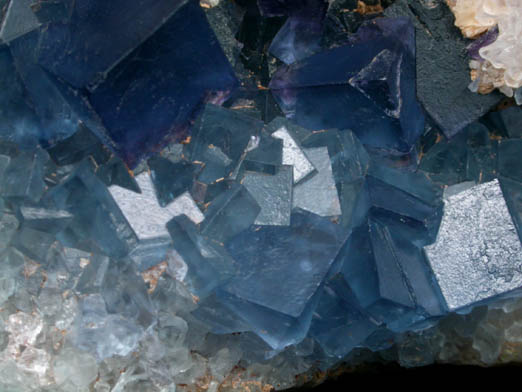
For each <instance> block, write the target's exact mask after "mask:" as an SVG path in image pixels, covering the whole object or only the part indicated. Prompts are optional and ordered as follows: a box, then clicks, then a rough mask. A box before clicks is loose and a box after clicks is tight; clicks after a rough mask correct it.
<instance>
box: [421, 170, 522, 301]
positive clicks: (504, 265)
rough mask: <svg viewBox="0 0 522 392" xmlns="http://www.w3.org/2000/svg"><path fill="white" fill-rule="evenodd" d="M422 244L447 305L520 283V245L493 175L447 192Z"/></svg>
mask: <svg viewBox="0 0 522 392" xmlns="http://www.w3.org/2000/svg"><path fill="white" fill-rule="evenodd" d="M449 191H451V188H450V190H449ZM425 250H426V254H427V256H428V259H429V262H430V265H431V267H432V268H433V271H434V273H435V276H436V278H437V281H438V283H439V285H440V287H441V291H442V294H443V295H444V298H445V300H446V303H447V304H448V307H449V308H450V309H458V308H461V307H464V306H466V305H470V304H472V303H474V302H477V301H481V300H484V299H487V298H490V297H492V296H494V295H497V294H500V293H504V292H507V291H510V290H513V289H515V288H518V287H519V286H520V285H521V284H522V275H521V274H520V272H519V271H520V265H521V263H522V245H521V243H520V240H519V238H518V236H517V233H516V230H515V227H514V225H513V220H512V219H511V216H510V214H509V212H508V209H507V206H506V202H505V201H504V197H503V195H502V191H501V189H500V185H499V183H498V180H493V181H491V182H488V183H484V184H480V185H477V186H474V187H471V188H469V189H466V190H464V191H462V192H459V193H456V194H450V195H448V196H447V198H446V200H445V206H444V216H443V218H442V223H441V227H440V231H439V234H438V236H437V241H436V242H435V244H433V245H429V246H427V247H425Z"/></svg>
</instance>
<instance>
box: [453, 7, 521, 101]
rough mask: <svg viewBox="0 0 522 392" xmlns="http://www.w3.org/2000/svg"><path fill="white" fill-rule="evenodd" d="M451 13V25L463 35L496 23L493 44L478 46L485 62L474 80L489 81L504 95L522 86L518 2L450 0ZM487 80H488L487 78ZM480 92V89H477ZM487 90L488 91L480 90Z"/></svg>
mask: <svg viewBox="0 0 522 392" xmlns="http://www.w3.org/2000/svg"><path fill="white" fill-rule="evenodd" d="M448 3H449V5H450V7H451V9H452V11H453V12H454V13H455V18H456V20H455V25H457V26H458V27H460V28H461V30H462V32H463V34H464V35H466V36H467V37H474V36H476V35H478V34H480V33H482V32H484V31H486V30H487V29H488V28H491V27H493V26H497V28H498V37H497V38H496V40H495V41H494V42H493V43H490V44H488V45H484V46H482V47H481V48H480V50H479V54H480V57H481V59H482V60H485V63H484V64H483V65H482V66H481V67H480V68H478V67H476V66H472V68H475V69H478V70H479V75H478V76H477V79H478V80H477V82H478V83H479V85H480V84H482V85H484V84H491V85H492V86H491V89H493V88H495V87H497V88H499V89H500V90H501V91H502V92H503V93H504V94H506V95H508V96H513V89H517V88H519V87H521V86H522V68H521V67H520V62H521V59H522V57H521V55H520V53H521V44H520V38H521V37H522V30H521V28H520V23H518V20H519V19H520V17H521V16H522V5H521V4H520V2H519V1H516V0H507V1H496V0H480V1H470V0H452V1H449V2H448ZM487 79H491V81H489V82H488V81H487ZM479 92H480V90H479ZM484 92H486V93H487V92H489V91H487V90H486V91H484Z"/></svg>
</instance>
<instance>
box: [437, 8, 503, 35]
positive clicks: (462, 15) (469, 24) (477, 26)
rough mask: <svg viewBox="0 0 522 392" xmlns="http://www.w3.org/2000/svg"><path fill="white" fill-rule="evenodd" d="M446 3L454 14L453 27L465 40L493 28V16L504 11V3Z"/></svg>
mask: <svg viewBox="0 0 522 392" xmlns="http://www.w3.org/2000/svg"><path fill="white" fill-rule="evenodd" d="M447 3H448V5H449V7H450V8H451V10H452V11H453V13H454V14H455V26H457V27H458V28H460V29H461V30H462V33H463V34H464V35H465V36H466V37H467V38H474V37H476V36H477V35H479V34H481V33H483V32H485V31H487V30H488V29H489V28H490V27H493V26H495V24H496V18H495V17H494V16H495V15H497V14H498V13H504V12H505V11H506V2H505V1H496V0H449V1H447Z"/></svg>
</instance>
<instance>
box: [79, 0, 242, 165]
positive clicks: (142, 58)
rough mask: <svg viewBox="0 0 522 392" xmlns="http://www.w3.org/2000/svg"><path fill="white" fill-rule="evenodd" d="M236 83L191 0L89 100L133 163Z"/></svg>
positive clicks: (178, 133)
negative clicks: (205, 103) (202, 106)
mask: <svg viewBox="0 0 522 392" xmlns="http://www.w3.org/2000/svg"><path fill="white" fill-rule="evenodd" d="M187 39H188V42H190V44H189V45H187V44H186V40H187ZM173 70H175V71H173ZM236 83H237V81H236V78H235V75H234V73H233V71H232V69H231V67H230V64H229V63H228V61H227V59H226V57H225V55H224V54H223V51H222V49H221V48H220V46H219V44H218V43H217V40H216V38H215V36H214V34H213V32H212V30H211V29H210V27H209V26H208V23H207V21H206V19H205V15H204V13H203V11H202V9H201V8H200V7H199V5H198V4H196V3H195V2H194V1H189V2H187V4H186V5H184V6H183V7H181V9H179V10H178V11H177V12H176V13H174V15H172V16H171V17H170V18H169V19H168V20H167V21H166V22H165V23H164V24H163V25H162V26H161V27H160V28H159V29H158V30H157V31H156V32H155V33H154V34H153V35H152V36H151V37H150V38H148V39H147V40H146V41H144V42H143V43H142V44H141V45H140V46H138V47H136V48H135V49H134V50H133V51H132V52H131V53H130V54H129V55H128V56H127V57H126V58H125V59H124V60H122V61H121V62H120V63H119V64H118V65H117V66H115V67H114V68H112V69H111V70H110V72H109V73H108V74H107V78H106V79H104V81H103V82H102V83H100V84H99V85H98V86H97V87H96V89H94V91H93V92H92V93H91V94H90V96H89V101H90V102H91V104H92V106H93V108H94V109H95V110H96V111H97V113H98V114H99V116H100V118H101V120H102V121H103V123H104V125H105V126H106V127H107V130H108V133H109V135H110V136H111V138H112V139H113V140H114V141H115V143H116V145H117V150H118V152H119V153H120V154H121V155H122V156H123V158H124V159H125V160H126V161H127V162H128V163H130V164H131V165H133V164H136V163H137V162H138V160H139V159H140V158H141V157H142V156H143V154H144V153H146V152H150V151H151V149H153V148H154V147H155V146H157V145H159V144H160V143H162V142H164V141H165V140H166V139H169V138H170V139H171V140H172V139H177V140H181V139H183V137H184V136H185V135H186V134H187V127H188V125H189V121H190V120H192V119H194V115H195V112H196V110H197V109H198V108H199V106H200V105H201V103H202V102H203V101H207V102H216V103H218V102H222V101H223V100H224V99H225V98H226V96H227V95H228V94H229V93H230V92H231V91H232V90H233V89H234V88H235V87H236ZM122 97H124V99H123V100H122Z"/></svg>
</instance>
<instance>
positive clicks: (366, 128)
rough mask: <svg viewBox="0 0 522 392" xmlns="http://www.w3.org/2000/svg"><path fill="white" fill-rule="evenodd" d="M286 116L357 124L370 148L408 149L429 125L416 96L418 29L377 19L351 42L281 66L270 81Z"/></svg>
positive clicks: (313, 124)
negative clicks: (416, 40) (416, 43)
mask: <svg viewBox="0 0 522 392" xmlns="http://www.w3.org/2000/svg"><path fill="white" fill-rule="evenodd" d="M270 88H271V89H272V91H273V93H274V96H275V97H276V100H277V101H278V103H279V104H280V106H281V109H282V110H283V111H284V112H285V114H286V115H287V117H289V118H291V119H293V120H294V121H295V122H297V123H298V124H299V125H301V126H304V127H307V128H310V129H327V128H338V129H347V128H349V129H352V130H353V131H354V132H355V134H356V135H357V136H358V137H359V138H360V139H361V141H362V142H363V143H364V144H366V145H368V146H371V147H375V148H379V149H385V150H389V151H392V152H394V153H406V152H408V151H409V150H410V149H411V147H412V145H413V144H414V143H415V142H416V140H417V138H418V137H419V136H420V134H421V132H422V131H423V129H424V116H423V113H422V111H421V108H420V106H419V104H418V102H417V100H416V95H415V31H414V28H413V25H412V24H411V22H410V21H409V20H408V19H405V18H397V19H393V18H390V19H384V18H383V19H376V20H375V21H373V22H372V23H368V24H366V25H364V26H362V27H361V28H360V29H359V31H358V33H357V34H356V35H354V36H352V37H351V38H350V43H348V44H347V45H344V46H340V47H337V48H334V49H331V50H327V51H324V52H321V53H318V54H316V55H314V56H312V57H309V58H307V59H305V60H303V61H301V62H299V63H296V64H295V65H292V66H288V67H281V68H280V69H279V70H278V71H277V72H276V74H275V75H274V77H273V79H272V81H271V82H270Z"/></svg>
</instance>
